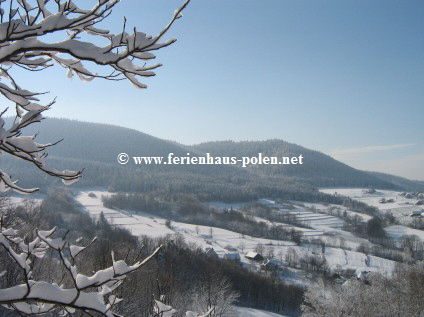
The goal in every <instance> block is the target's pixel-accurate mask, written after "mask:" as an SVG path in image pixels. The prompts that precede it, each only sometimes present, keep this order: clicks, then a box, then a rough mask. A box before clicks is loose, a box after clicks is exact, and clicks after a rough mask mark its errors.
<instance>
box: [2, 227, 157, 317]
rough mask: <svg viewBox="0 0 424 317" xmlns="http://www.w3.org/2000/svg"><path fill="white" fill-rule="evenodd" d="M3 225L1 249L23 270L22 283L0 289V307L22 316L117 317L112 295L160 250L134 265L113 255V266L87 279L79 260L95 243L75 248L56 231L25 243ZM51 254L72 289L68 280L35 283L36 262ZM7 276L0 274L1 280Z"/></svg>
mask: <svg viewBox="0 0 424 317" xmlns="http://www.w3.org/2000/svg"><path fill="white" fill-rule="evenodd" d="M2 222H3V221H1V223H0V245H1V246H2V247H3V248H4V249H5V251H6V253H7V254H8V255H9V256H10V258H11V259H12V260H13V262H14V263H15V266H16V267H18V268H19V269H20V271H21V273H22V274H21V276H22V280H21V281H17V284H16V285H13V286H11V287H7V288H3V289H0V304H1V305H3V306H4V307H6V308H8V309H10V310H13V311H16V312H18V313H21V314H44V313H47V312H55V313H57V314H64V315H66V314H69V313H73V312H75V311H76V310H79V311H84V312H87V313H94V312H96V313H99V314H101V315H102V316H107V317H113V316H118V315H117V314H115V313H114V312H113V310H114V307H115V306H116V305H117V304H118V303H119V302H120V301H121V299H119V298H118V297H117V296H115V295H113V291H114V290H115V289H116V288H118V287H119V286H120V285H121V283H122V282H123V280H124V279H125V278H126V276H127V275H128V274H130V273H131V272H133V271H135V270H137V269H139V268H141V267H142V266H144V265H145V264H146V263H147V262H148V261H149V260H150V259H151V258H153V257H154V256H155V255H156V254H157V253H158V251H159V250H160V248H161V247H158V248H157V249H156V250H155V251H154V252H153V253H152V254H151V255H150V256H148V257H147V258H145V259H144V260H142V261H138V259H135V260H134V261H133V264H131V265H128V264H127V263H126V262H125V261H124V260H115V259H114V254H113V252H112V260H113V264H112V266H110V267H108V268H106V269H103V270H100V271H97V272H95V273H94V274H93V275H92V276H86V275H84V274H82V273H80V272H79V270H78V267H77V265H76V258H77V257H78V255H79V254H81V253H82V252H83V251H84V250H85V249H86V248H87V247H89V246H90V245H91V244H92V243H93V242H94V241H95V240H93V241H92V242H91V243H89V244H88V245H87V246H78V245H74V244H71V243H69V241H66V240H65V239H62V238H53V237H52V236H53V234H54V233H55V231H56V228H54V229H52V230H50V231H40V230H36V235H35V238H34V239H32V241H26V239H23V238H21V237H19V236H18V235H17V231H16V230H14V229H13V228H7V227H3V224H2ZM15 250H16V251H15ZM48 250H52V251H54V252H56V254H57V258H58V259H59V260H58V262H57V263H58V265H60V266H62V267H63V268H64V273H65V275H66V277H67V278H68V279H69V280H70V286H67V285H66V283H65V282H64V281H65V276H63V278H62V279H61V281H55V282H47V281H39V280H36V277H35V276H34V274H33V263H34V259H35V258H44V257H45V256H47V255H46V254H47V251H48ZM6 273H7V272H6V271H3V272H0V276H2V275H4V274H6ZM17 280H18V279H17Z"/></svg>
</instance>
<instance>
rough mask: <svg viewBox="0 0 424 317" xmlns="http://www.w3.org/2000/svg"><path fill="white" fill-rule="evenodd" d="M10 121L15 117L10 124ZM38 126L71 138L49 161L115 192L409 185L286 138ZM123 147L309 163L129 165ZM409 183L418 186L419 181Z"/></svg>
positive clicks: (144, 152) (15, 169)
mask: <svg viewBox="0 0 424 317" xmlns="http://www.w3.org/2000/svg"><path fill="white" fill-rule="evenodd" d="M10 124H11V120H10V119H9V120H7V121H6V128H7V127H8V126H10ZM35 133H38V136H37V139H38V141H39V142H40V143H49V142H55V141H57V140H60V139H62V138H63V139H64V140H63V141H62V142H60V143H59V144H57V145H55V146H53V147H51V148H49V149H48V153H49V157H48V158H47V162H48V163H49V164H50V165H51V166H53V167H55V168H58V169H74V170H75V169H82V168H84V173H83V179H82V180H81V181H79V182H77V183H76V184H75V185H74V186H84V187H85V186H101V187H106V188H109V189H111V190H115V191H143V192H151V191H162V192H166V193H174V192H180V193H181V192H182V193H186V194H195V195H197V196H198V197H199V198H201V199H214V200H227V201H230V200H233V201H234V200H245V199H252V198H256V197H277V196H282V198H283V197H285V198H287V199H289V198H290V199H295V198H298V199H299V200H301V199H311V195H312V196H314V197H315V196H316V195H317V190H316V188H314V186H328V187H330V186H337V187H343V186H345V187H347V186H358V187H359V186H361V187H368V186H374V187H377V188H391V189H400V190H403V189H404V187H403V184H406V183H405V182H403V183H402V182H400V181H396V182H391V181H390V179H388V178H387V177H385V178H380V177H378V175H374V174H368V173H365V172H362V171H358V170H356V169H353V168H351V167H349V166H347V165H345V164H342V163H340V162H338V161H336V160H334V159H332V158H331V157H329V156H327V155H324V154H322V153H319V152H316V151H311V150H308V149H306V148H303V147H300V146H297V145H295V144H290V143H287V142H284V141H281V140H269V141H264V142H210V143H204V144H200V145H197V146H194V147H188V146H185V145H181V144H178V143H175V142H170V141H166V140H162V139H159V138H155V137H153V136H150V135H148V134H145V133H142V132H139V131H136V130H131V129H128V128H122V127H117V126H112V125H106V124H97V123H88V122H79V121H75V120H67V119H55V118H47V119H46V120H44V121H43V122H42V123H39V124H37V125H34V127H33V129H29V128H28V129H27V130H25V131H24V135H32V134H35ZM119 153H128V155H129V156H130V157H132V156H140V157H141V156H157V157H159V156H163V157H167V155H168V153H174V156H182V157H184V156H186V155H187V153H190V154H191V156H201V155H204V154H205V153H211V155H212V156H230V157H232V156H237V157H241V156H257V155H258V153H262V154H263V155H266V156H298V155H300V154H302V155H303V157H304V162H305V163H304V164H303V165H297V166H296V165H289V166H285V165H274V166H271V165H268V166H266V165H261V166H256V167H249V168H242V167H240V165H135V164H134V161H133V160H132V159H131V161H130V162H129V163H128V164H127V165H120V164H118V162H117V155H118V154H119ZM0 159H1V161H0V166H1V169H3V170H4V171H6V172H8V173H10V174H11V176H12V177H13V178H14V179H18V180H20V183H19V184H20V185H21V186H22V187H33V186H34V187H41V188H47V187H48V185H51V184H52V182H53V183H58V181H57V180H54V178H52V177H50V176H47V175H43V174H42V173H41V172H39V171H38V170H37V169H36V168H35V167H33V166H30V165H29V164H28V163H27V162H19V161H18V160H16V159H14V158H11V157H10V156H8V155H6V154H4V155H2V156H1V158H0ZM407 184H408V185H410V186H412V187H413V185H414V184H415V182H412V181H408V183H407ZM416 184H418V183H416ZM405 190H406V189H405ZM408 190H410V188H408ZM417 190H418V189H417ZM306 196H307V197H306ZM314 199H315V198H314Z"/></svg>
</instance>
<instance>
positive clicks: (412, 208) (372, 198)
mask: <svg viewBox="0 0 424 317" xmlns="http://www.w3.org/2000/svg"><path fill="white" fill-rule="evenodd" d="M320 191H321V192H323V193H327V194H335V193H337V194H339V195H343V196H348V197H350V198H353V199H356V200H359V201H362V202H364V203H366V204H368V205H370V206H374V207H376V208H378V209H379V210H380V211H381V212H382V213H386V212H390V213H391V214H392V215H393V216H395V217H396V218H397V219H398V220H399V221H400V222H401V223H403V224H408V223H410V222H411V221H412V220H413V218H412V217H410V214H411V213H412V212H416V211H420V210H423V211H424V206H423V205H421V206H416V205H415V204H416V202H417V198H416V197H412V198H407V197H405V196H402V195H401V192H398V191H392V190H377V191H376V192H375V193H367V189H364V188H324V189H321V190H320ZM382 199H384V200H385V201H386V202H384V203H381V202H380V201H381V200H382ZM388 200H393V201H392V202H387V201H388Z"/></svg>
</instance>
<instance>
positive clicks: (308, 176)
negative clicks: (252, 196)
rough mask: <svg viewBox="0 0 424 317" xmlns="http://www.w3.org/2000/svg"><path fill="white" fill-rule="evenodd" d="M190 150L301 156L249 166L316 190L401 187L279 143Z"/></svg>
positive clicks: (228, 143) (229, 144)
mask: <svg viewBox="0 0 424 317" xmlns="http://www.w3.org/2000/svg"><path fill="white" fill-rule="evenodd" d="M194 148H196V149H198V150H200V151H203V152H209V153H211V155H219V156H237V157H242V156H248V157H252V156H257V155H258V153H262V154H263V156H268V157H273V156H274V157H293V156H297V157H298V156H299V155H302V156H303V164H302V165H300V164H297V165H250V166H249V168H251V169H255V170H259V171H260V172H261V173H264V174H267V175H282V176H287V177H293V178H296V179H299V180H302V181H306V182H308V183H310V184H313V185H315V186H318V187H333V186H334V187H339V186H346V187H349V186H351V187H356V186H359V187H370V186H373V187H380V188H390V189H395V188H401V187H402V183H400V182H396V183H392V182H391V181H390V180H388V179H387V178H385V179H382V178H380V177H378V175H372V174H369V173H367V172H363V171H359V170H357V169H354V168H352V167H350V166H348V165H346V164H343V163H341V162H339V161H337V160H335V159H333V158H331V157H330V156H328V155H325V154H323V153H321V152H318V151H313V150H309V149H307V148H304V147H302V146H299V145H296V144H292V143H288V142H285V141H282V140H267V141H242V142H233V141H218V142H207V143H202V144H198V145H195V146H194Z"/></svg>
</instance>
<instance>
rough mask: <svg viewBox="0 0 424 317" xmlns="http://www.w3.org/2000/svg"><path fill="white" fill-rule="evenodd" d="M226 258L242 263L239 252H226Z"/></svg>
mask: <svg viewBox="0 0 424 317" xmlns="http://www.w3.org/2000/svg"><path fill="white" fill-rule="evenodd" d="M224 259H225V260H230V261H234V262H237V263H240V254H238V253H225V254H224Z"/></svg>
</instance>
